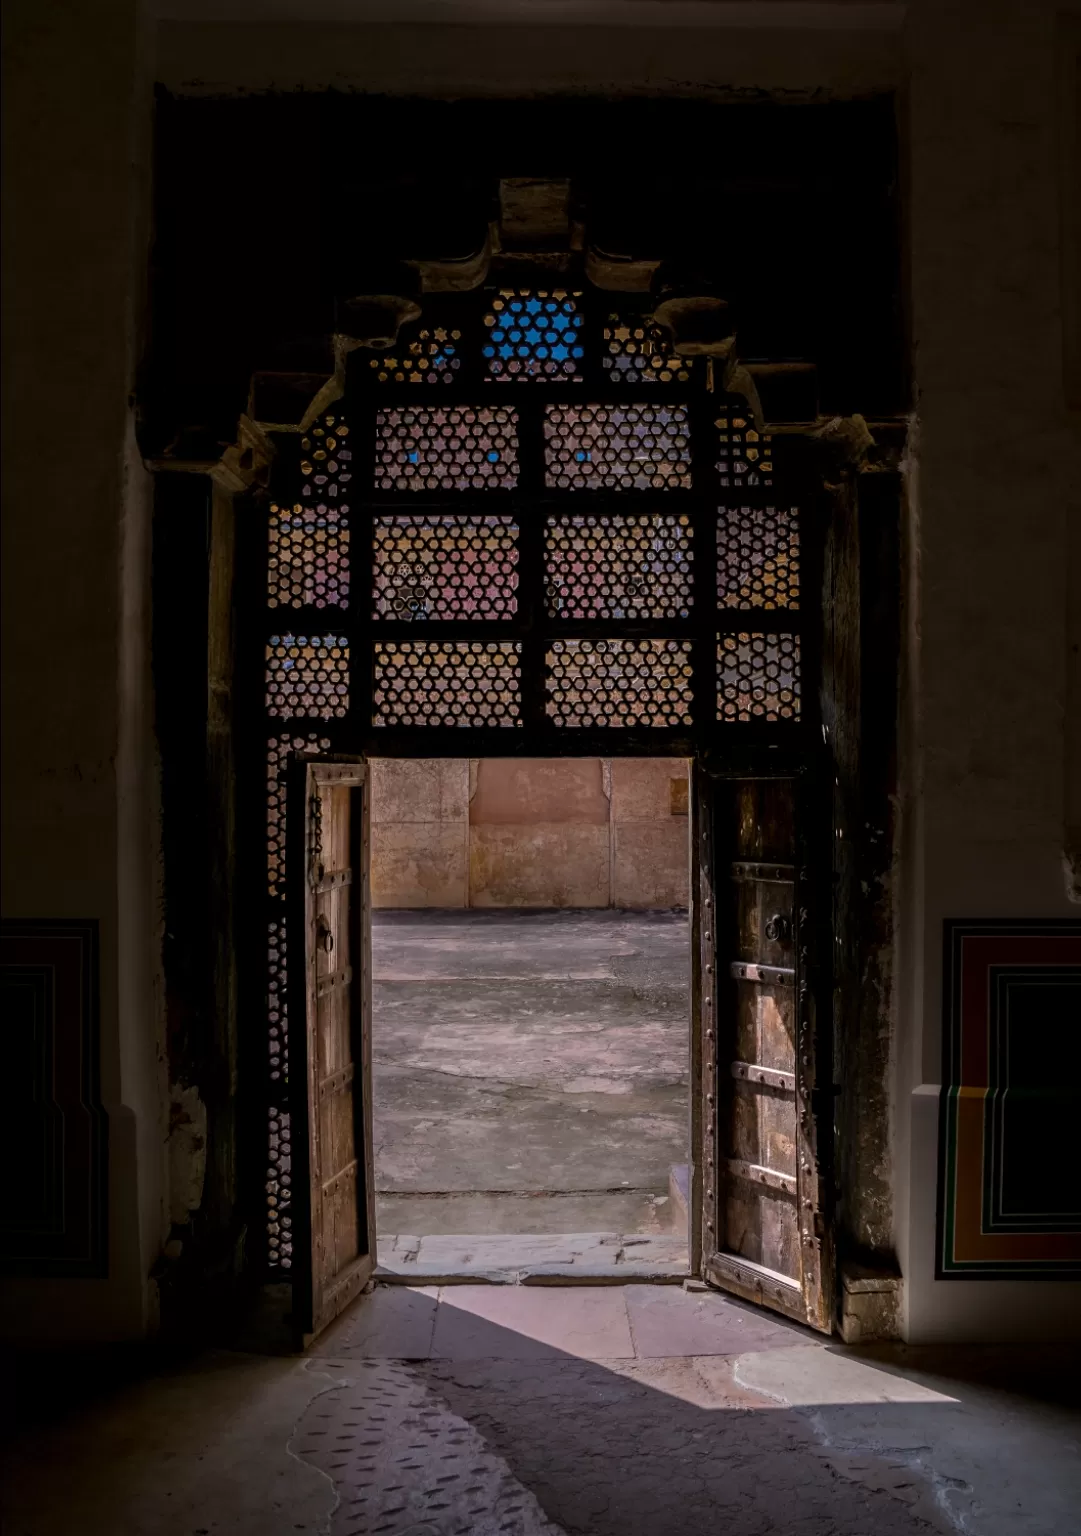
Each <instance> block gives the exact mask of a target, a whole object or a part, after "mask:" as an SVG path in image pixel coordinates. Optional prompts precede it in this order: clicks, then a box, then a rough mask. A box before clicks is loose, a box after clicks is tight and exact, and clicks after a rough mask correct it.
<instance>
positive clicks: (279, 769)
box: [266, 732, 330, 899]
mask: <svg viewBox="0 0 1081 1536" xmlns="http://www.w3.org/2000/svg"><path fill="white" fill-rule="evenodd" d="M329 750H330V740H329V738H328V737H326V736H317V735H316V734H315V733H314V732H312V733H311V734H310V735H308V736H275V737H273V738H272V739H271V740H270V741H269V742H268V743H267V802H266V804H267V811H266V817H267V894H268V895H269V896H270V897H271V898H272V899H274V898H277V897H284V895H285V802H286V790H285V786H286V770H287V767H288V763H289V759H290V758H291V757H292V755H293V754H294V752H329Z"/></svg>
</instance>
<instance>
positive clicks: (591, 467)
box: [544, 405, 691, 491]
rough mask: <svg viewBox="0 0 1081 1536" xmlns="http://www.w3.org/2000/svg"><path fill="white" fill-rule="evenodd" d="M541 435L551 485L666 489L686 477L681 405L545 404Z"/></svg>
mask: <svg viewBox="0 0 1081 1536" xmlns="http://www.w3.org/2000/svg"><path fill="white" fill-rule="evenodd" d="M544 437H545V443H544V451H545V464H546V468H545V482H546V483H547V484H548V485H549V486H550V487H552V488H553V489H557V490H572V491H577V490H596V489H606V490H620V491H632V490H633V491H648V490H655V491H666V490H673V489H676V488H679V487H682V488H686V487H688V486H689V485H690V483H691V439H690V430H689V427H688V424H687V410H686V407H685V406H682V405H673V406H667V407H665V406H650V405H550V406H549V407H548V409H547V410H546V412H545V416H544Z"/></svg>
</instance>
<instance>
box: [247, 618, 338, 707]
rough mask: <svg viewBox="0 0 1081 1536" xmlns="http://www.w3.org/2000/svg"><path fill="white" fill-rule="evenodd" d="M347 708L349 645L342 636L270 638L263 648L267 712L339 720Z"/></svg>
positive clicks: (282, 636)
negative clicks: (264, 648) (264, 651)
mask: <svg viewBox="0 0 1081 1536" xmlns="http://www.w3.org/2000/svg"><path fill="white" fill-rule="evenodd" d="M348 708H349V644H348V641H347V640H346V639H345V638H344V636H341V635H312V636H310V637H309V636H307V635H271V637H270V639H269V640H268V642H267V648H266V710H267V714H268V715H273V716H276V717H277V718H278V719H279V720H289V719H291V718H292V717H293V716H294V715H316V716H318V717H319V719H321V720H331V719H341V718H342V717H343V716H344V715H345V713H346V711H347V709H348Z"/></svg>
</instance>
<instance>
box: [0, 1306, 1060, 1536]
mask: <svg viewBox="0 0 1081 1536" xmlns="http://www.w3.org/2000/svg"><path fill="white" fill-rule="evenodd" d="M32 1364H33V1374H32V1377H31V1379H32V1380H33V1382H34V1383H35V1384H36V1386H37V1388H38V1392H37V1400H38V1402H39V1404H41V1405H43V1407H44V1409H45V1411H46V1413H47V1414H48V1415H49V1418H48V1421H47V1422H39V1423H37V1424H36V1425H27V1426H26V1427H25V1428H24V1430H23V1432H22V1434H21V1435H20V1436H19V1437H18V1438H17V1439H15V1440H14V1441H13V1442H12V1443H11V1444H10V1445H9V1446H8V1447H7V1449H6V1451H5V1453H4V1457H3V1463H2V1465H0V1476H2V1480H3V1486H4V1511H5V1513H4V1522H3V1530H4V1532H5V1536H73V1533H76V1532H78V1533H79V1536H220V1533H228V1536H279V1533H280V1536H286V1533H290V1536H295V1533H298V1532H300V1533H310V1536H315V1533H322V1536H541V1533H547V1536H558V1533H561V1532H562V1533H567V1536H923V1533H928V1532H939V1533H947V1532H959V1533H965V1536H1068V1533H1073V1532H1076V1531H1077V1530H1078V1529H1079V1520H1078V1511H1079V1510H1081V1450H1079V1441H1081V1415H1079V1414H1078V1409H1077V1394H1076V1382H1077V1368H1078V1364H1079V1361H1078V1359H1077V1357H1076V1355H1074V1356H1068V1355H1067V1354H1066V1353H1065V1352H1064V1351H1061V1350H1057V1351H1051V1352H1046V1353H1034V1352H1032V1351H1025V1350H1021V1349H1016V1348H1014V1349H1000V1350H979V1349H965V1350H957V1351H953V1352H951V1351H948V1350H945V1351H944V1350H937V1351H931V1350H926V1351H921V1350H905V1349H904V1348H903V1347H900V1346H892V1347H885V1346H883V1347H880V1348H878V1349H877V1350H865V1351H863V1352H858V1351H855V1350H852V1349H845V1348H843V1347H841V1346H838V1345H835V1344H833V1343H831V1342H829V1341H828V1340H825V1339H822V1338H820V1337H817V1336H815V1335H813V1334H810V1333H808V1332H807V1331H806V1330H803V1329H801V1328H798V1327H796V1326H795V1325H791V1324H787V1323H785V1322H783V1321H781V1320H780V1319H777V1318H773V1317H771V1316H769V1315H768V1314H766V1313H764V1312H760V1311H756V1310H755V1309H754V1308H752V1307H749V1306H745V1305H743V1304H741V1303H739V1302H735V1301H732V1300H729V1299H727V1298H724V1297H721V1296H718V1295H714V1294H701V1293H695V1292H689V1291H685V1290H683V1289H682V1288H679V1287H673V1286H665V1287H646V1286H609V1287H580V1288H564V1289H543V1288H541V1289H531V1288H528V1287H499V1286H459V1287H455V1288H448V1289H446V1290H439V1289H410V1288H407V1287H402V1286H399V1287H392V1288H388V1289H382V1288H381V1289H378V1290H376V1291H375V1292H374V1293H372V1294H371V1295H369V1296H367V1297H364V1298H362V1299H361V1300H360V1301H359V1302H358V1303H357V1304H356V1305H355V1306H354V1307H353V1308H352V1309H351V1310H350V1311H349V1312H347V1313H346V1314H345V1315H344V1316H343V1317H342V1318H341V1319H340V1320H339V1321H338V1323H337V1324H335V1326H334V1327H333V1328H332V1329H331V1330H330V1331H329V1332H328V1333H327V1334H326V1335H324V1337H323V1338H322V1339H321V1340H320V1341H318V1343H317V1345H316V1348H315V1350H314V1352H313V1353H312V1355H311V1356H309V1357H308V1358H306V1359H302V1358H297V1357H286V1358H266V1357H259V1356H256V1355H249V1354H241V1353H230V1352H227V1351H217V1352H214V1353H210V1354H207V1355H206V1356H204V1357H202V1358H200V1359H198V1360H195V1361H191V1362H188V1363H186V1364H183V1365H175V1366H173V1367H172V1368H168V1369H165V1368H161V1369H159V1370H158V1371H156V1372H155V1373H152V1374H148V1375H146V1376H144V1377H142V1378H140V1379H136V1380H133V1381H130V1382H128V1383H127V1384H126V1385H117V1386H114V1388H113V1389H112V1390H111V1391H108V1392H104V1391H102V1392H100V1393H99V1394H98V1395H97V1396H96V1397H93V1398H91V1399H90V1400H89V1401H85V1402H84V1403H83V1404H82V1405H81V1406H75V1405H74V1403H73V1398H72V1380H73V1371H72V1367H71V1362H70V1361H69V1360H67V1359H66V1358H65V1357H56V1358H52V1359H49V1358H42V1357H38V1358H37V1359H35V1361H34V1362H32Z"/></svg>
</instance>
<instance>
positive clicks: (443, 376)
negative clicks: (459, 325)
mask: <svg viewBox="0 0 1081 1536" xmlns="http://www.w3.org/2000/svg"><path fill="white" fill-rule="evenodd" d="M461 341H462V333H461V331H454V330H449V329H448V328H447V327H446V326H444V325H436V326H432V327H430V328H429V327H425V328H424V329H423V330H420V331H418V332H417V333H416V335H415V336H414V337H413V339H412V340H411V341H410V340H405V341H403V340H402V338H400V337H399V340H398V345H397V347H396V348H395V350H394V355H393V356H387V357H372V358H369V359H368V367H369V370H370V372H371V376H372V378H374V379H375V380H376V382H377V383H379V384H452V383H453V382H454V377H455V374H456V373H457V372H458V369H459V368H460V367H461V366H462V358H461Z"/></svg>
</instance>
